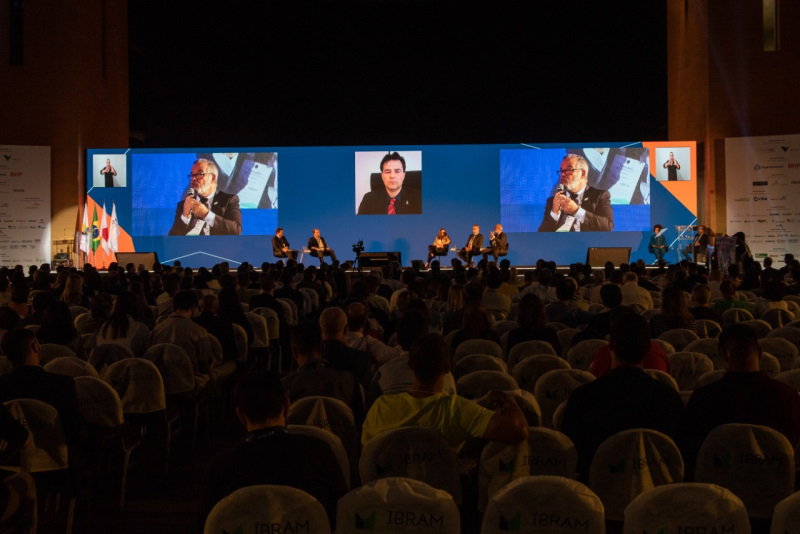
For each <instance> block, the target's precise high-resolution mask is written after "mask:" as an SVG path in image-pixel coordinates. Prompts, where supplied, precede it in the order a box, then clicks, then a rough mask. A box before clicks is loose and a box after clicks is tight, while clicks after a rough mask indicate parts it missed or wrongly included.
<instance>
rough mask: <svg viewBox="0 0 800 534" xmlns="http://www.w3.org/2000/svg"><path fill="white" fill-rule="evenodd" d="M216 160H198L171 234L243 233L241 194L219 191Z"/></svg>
mask: <svg viewBox="0 0 800 534" xmlns="http://www.w3.org/2000/svg"><path fill="white" fill-rule="evenodd" d="M218 175H219V170H218V169H217V165H216V163H214V162H213V161H210V160H207V159H198V160H197V161H195V162H194V164H193V165H192V172H191V174H189V176H188V178H189V188H188V189H187V190H186V193H185V196H184V199H183V200H181V201H180V202H178V207H177V209H176V210H175V222H174V223H173V225H172V229H171V230H170V231H169V235H241V233H242V212H241V210H240V209H239V197H238V196H237V195H229V194H228V193H225V192H223V191H219V190H217V176H218Z"/></svg>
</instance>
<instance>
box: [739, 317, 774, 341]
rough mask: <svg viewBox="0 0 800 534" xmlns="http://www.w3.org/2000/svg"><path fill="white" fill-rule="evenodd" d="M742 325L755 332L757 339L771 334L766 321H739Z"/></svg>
mask: <svg viewBox="0 0 800 534" xmlns="http://www.w3.org/2000/svg"><path fill="white" fill-rule="evenodd" d="M739 322H740V323H742V324H745V325H747V326H749V327H750V328H752V329H753V330H755V331H756V335H757V336H758V339H761V338H762V337H767V335H768V334H769V333H770V332H772V326H770V324H769V323H768V322H766V321H762V320H761V319H753V320H752V321H739Z"/></svg>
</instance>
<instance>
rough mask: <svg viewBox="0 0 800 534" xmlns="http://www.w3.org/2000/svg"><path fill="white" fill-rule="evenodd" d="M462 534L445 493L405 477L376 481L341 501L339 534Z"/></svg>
mask: <svg viewBox="0 0 800 534" xmlns="http://www.w3.org/2000/svg"><path fill="white" fill-rule="evenodd" d="M369 531H373V532H381V533H388V534H406V533H408V534H460V533H461V518H460V515H459V512H458V507H457V506H456V504H455V502H453V498H452V497H451V496H450V494H448V493H447V492H446V491H442V490H438V489H435V488H433V487H431V486H429V485H428V484H425V483H424V482H421V481H419V480H414V479H411V478H404V477H389V478H382V479H379V480H374V481H372V482H369V483H367V484H364V485H363V486H361V487H360V488H356V489H354V490H353V491H351V492H350V493H348V494H346V495H345V496H344V497H342V498H341V499H339V505H338V507H337V510H336V534H362V533H364V532H369Z"/></svg>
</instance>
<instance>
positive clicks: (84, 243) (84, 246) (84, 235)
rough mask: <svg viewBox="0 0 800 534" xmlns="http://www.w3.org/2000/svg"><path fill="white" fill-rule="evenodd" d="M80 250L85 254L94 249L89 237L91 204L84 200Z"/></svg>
mask: <svg viewBox="0 0 800 534" xmlns="http://www.w3.org/2000/svg"><path fill="white" fill-rule="evenodd" d="M79 248H80V250H81V251H82V252H83V253H84V254H89V251H90V250H92V246H91V244H90V239H89V205H88V204H87V203H86V202H85V201H84V203H83V224H81V241H80V247H79Z"/></svg>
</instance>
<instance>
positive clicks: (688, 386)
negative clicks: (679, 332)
mask: <svg viewBox="0 0 800 534" xmlns="http://www.w3.org/2000/svg"><path fill="white" fill-rule="evenodd" d="M669 367H670V372H671V373H672V378H674V379H675V382H676V383H677V384H678V389H679V390H680V391H691V390H693V389H694V388H695V387H696V386H697V379H698V378H700V377H701V376H702V375H704V374H705V373H707V372H709V371H713V370H714V363H713V362H712V361H711V359H710V358H709V357H708V356H706V355H705V354H703V353H702V352H686V351H683V352H676V353H674V354H670V355H669Z"/></svg>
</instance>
